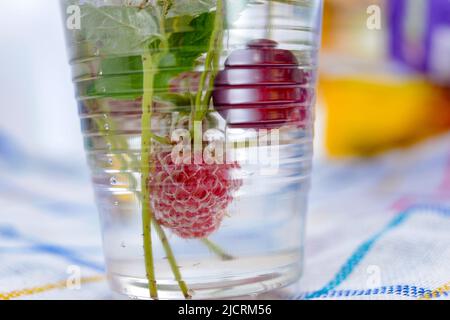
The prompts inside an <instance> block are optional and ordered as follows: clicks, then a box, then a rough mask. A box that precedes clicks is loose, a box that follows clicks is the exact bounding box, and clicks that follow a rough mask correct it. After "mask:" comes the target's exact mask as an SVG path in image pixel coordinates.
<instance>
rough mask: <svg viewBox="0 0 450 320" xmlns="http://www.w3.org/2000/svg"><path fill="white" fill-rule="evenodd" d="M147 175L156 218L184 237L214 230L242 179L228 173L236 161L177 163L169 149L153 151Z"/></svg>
mask: <svg viewBox="0 0 450 320" xmlns="http://www.w3.org/2000/svg"><path fill="white" fill-rule="evenodd" d="M155 158H156V159H155V164H154V174H153V175H152V177H151V178H150V179H149V187H150V194H151V203H152V207H153V210H154V214H155V218H156V220H157V221H158V223H160V224H161V225H162V226H164V227H166V228H169V229H171V230H172V231H173V232H174V233H175V234H177V235H178V236H180V237H181V238H185V239H194V238H206V237H207V236H209V235H210V234H212V233H213V232H215V231H217V230H218V229H219V227H220V225H221V223H222V220H223V218H224V217H225V214H226V209H227V208H228V206H229V205H230V204H231V202H232V201H233V193H234V192H235V191H237V190H239V188H240V187H241V186H242V180H240V179H234V178H232V177H231V171H232V170H233V169H239V165H238V164H206V163H203V164H183V163H181V164H176V163H174V161H173V159H172V155H171V153H170V152H159V153H157V154H156V157H155Z"/></svg>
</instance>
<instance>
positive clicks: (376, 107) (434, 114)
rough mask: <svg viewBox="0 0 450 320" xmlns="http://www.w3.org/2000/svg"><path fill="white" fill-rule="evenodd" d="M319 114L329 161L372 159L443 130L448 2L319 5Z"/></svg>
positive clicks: (449, 79) (361, 0)
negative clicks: (322, 14)
mask: <svg viewBox="0 0 450 320" xmlns="http://www.w3.org/2000/svg"><path fill="white" fill-rule="evenodd" d="M322 53H323V54H322V60H321V64H322V68H321V74H320V86H319V95H320V97H321V100H320V102H321V103H320V104H319V105H320V106H321V107H323V108H324V115H325V117H326V120H325V126H324V130H325V133H324V136H325V139H324V146H325V148H326V151H327V154H328V155H330V156H339V157H341V156H352V155H355V156H371V155H374V154H377V153H380V152H383V151H386V150H389V149H392V148H397V147H404V146H407V145H411V144H414V143H415V142H417V141H420V140H422V139H424V138H426V137H430V136H432V135H436V134H439V133H442V132H443V131H446V130H448V129H449V128H450V2H449V1H447V0H429V1H428V0H427V1H425V0H357V1H348V0H345V1H344V0H342V1H339V0H328V1H325V17H324V36H323V51H322Z"/></svg>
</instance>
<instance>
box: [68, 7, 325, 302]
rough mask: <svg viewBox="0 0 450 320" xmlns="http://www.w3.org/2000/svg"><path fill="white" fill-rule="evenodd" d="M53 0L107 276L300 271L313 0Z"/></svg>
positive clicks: (149, 281)
mask: <svg viewBox="0 0 450 320" xmlns="http://www.w3.org/2000/svg"><path fill="white" fill-rule="evenodd" d="M61 2H62V8H63V12H64V16H65V26H66V34H67V39H68V51H69V56H70V64H71V66H72V71H73V82H74V84H75V88H76V97H77V100H78V105H79V114H80V118H81V125H82V132H83V136H84V142H85V147H86V153H87V158H88V162H89V165H90V168H91V172H92V180H93V185H94V189H95V193H96V199H97V204H98V209H99V212H100V217H101V222H102V234H103V243H104V252H105V257H106V265H107V270H108V276H109V281H110V283H111V286H112V288H113V290H114V291H115V292H117V293H119V294H121V295H125V296H128V297H132V298H143V299H148V298H153V299H156V298H159V299H180V298H183V297H184V298H194V299H205V298H214V299H227V298H234V297H242V296H246V297H248V296H259V295H263V294H266V293H271V292H275V291H276V290H277V289H280V292H282V291H283V290H282V288H285V287H288V286H291V285H292V284H295V283H296V282H297V281H298V279H299V277H300V275H301V272H302V264H303V261H302V251H303V234H304V227H305V223H304V219H305V214H306V207H307V196H308V189H309V183H310V179H309V177H310V173H311V157H312V139H313V118H314V103H315V86H316V85H315V83H316V80H315V79H316V67H317V53H318V49H319V43H320V30H321V16H322V2H321V1H319V0H292V1H287V0H286V1H282V0H280V1H264V0H259V1H247V0H203V1H195V0H168V1H130V0H123V1H121V0H116V1H114V0H103V1H100V0H98V1H94V0H84V1H82V0H62V1H61ZM283 297H285V296H283Z"/></svg>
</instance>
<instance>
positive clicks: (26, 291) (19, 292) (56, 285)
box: [0, 276, 105, 300]
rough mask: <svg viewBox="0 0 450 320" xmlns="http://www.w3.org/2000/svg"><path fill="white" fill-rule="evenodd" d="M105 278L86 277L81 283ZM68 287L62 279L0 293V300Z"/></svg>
mask: <svg viewBox="0 0 450 320" xmlns="http://www.w3.org/2000/svg"><path fill="white" fill-rule="evenodd" d="M103 280H105V277H104V276H94V277H86V278H82V279H81V280H80V284H88V283H94V282H100V281H103ZM66 288H67V281H66V280H64V281H60V282H56V283H51V284H47V285H44V286H39V287H34V288H28V289H21V290H14V291H11V292H6V293H0V300H11V299H17V298H20V297H24V296H31V295H35V294H39V293H44V292H47V291H52V290H60V289H66Z"/></svg>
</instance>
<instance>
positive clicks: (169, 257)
mask: <svg viewBox="0 0 450 320" xmlns="http://www.w3.org/2000/svg"><path fill="white" fill-rule="evenodd" d="M153 225H154V226H155V229H156V233H157V234H158V236H159V239H160V240H161V243H162V246H163V248H164V252H165V253H166V256H167V260H168V261H169V265H170V268H171V269H172V273H173V275H174V276H175V280H176V281H177V282H178V286H179V287H180V290H181V292H182V293H183V296H184V297H185V298H186V299H191V298H192V296H191V294H190V293H189V289H188V287H187V285H186V282H184V281H183V278H182V276H181V272H180V267H179V266H178V264H177V260H176V259H175V255H174V254H173V250H172V247H171V246H170V243H169V239H167V236H166V233H165V232H164V229H163V228H162V227H161V226H160V225H159V223H158V222H157V221H156V220H155V219H153Z"/></svg>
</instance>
